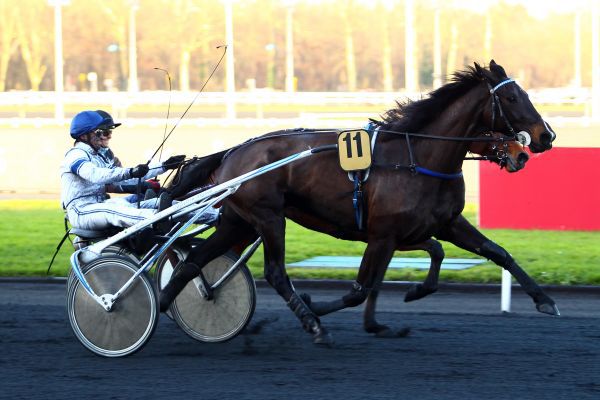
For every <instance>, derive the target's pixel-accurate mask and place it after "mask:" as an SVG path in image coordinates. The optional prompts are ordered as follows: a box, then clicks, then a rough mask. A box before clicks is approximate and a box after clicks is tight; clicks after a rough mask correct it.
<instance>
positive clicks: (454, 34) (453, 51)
mask: <svg viewBox="0 0 600 400" xmlns="http://www.w3.org/2000/svg"><path fill="white" fill-rule="evenodd" d="M457 54H458V27H457V26H456V22H452V25H451V26H450V48H449V49H448V60H447V64H446V75H447V76H450V75H452V74H453V73H454V72H455V71H456V58H457Z"/></svg>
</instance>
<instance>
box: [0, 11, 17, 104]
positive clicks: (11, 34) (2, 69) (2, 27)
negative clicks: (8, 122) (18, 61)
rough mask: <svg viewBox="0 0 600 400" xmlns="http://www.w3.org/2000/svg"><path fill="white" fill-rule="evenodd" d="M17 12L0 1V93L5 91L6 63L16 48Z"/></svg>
mask: <svg viewBox="0 0 600 400" xmlns="http://www.w3.org/2000/svg"><path fill="white" fill-rule="evenodd" d="M17 20H18V18H17V10H16V8H14V7H12V6H11V5H9V4H8V1H7V0H0V92H3V91H4V90H5V89H6V74H7V72H8V62H9V61H10V58H11V57H12V54H13V53H14V51H15V50H16V48H17Z"/></svg>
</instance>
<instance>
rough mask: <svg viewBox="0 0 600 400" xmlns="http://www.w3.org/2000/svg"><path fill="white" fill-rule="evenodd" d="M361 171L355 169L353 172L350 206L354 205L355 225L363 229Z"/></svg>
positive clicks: (363, 206)
mask: <svg viewBox="0 0 600 400" xmlns="http://www.w3.org/2000/svg"><path fill="white" fill-rule="evenodd" d="M362 178H363V172H362V171H355V172H354V193H353V195H352V206H353V207H354V217H355V218H356V225H357V226H358V230H359V231H362V230H363V221H364V209H365V205H364V201H363V191H362V184H363V179H362Z"/></svg>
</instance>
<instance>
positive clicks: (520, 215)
mask: <svg viewBox="0 0 600 400" xmlns="http://www.w3.org/2000/svg"><path fill="white" fill-rule="evenodd" d="M480 165H481V166H480V169H479V172H480V173H479V184H480V186H479V190H480V195H479V223H480V226H481V227H482V228H511V229H555V230H600V149H599V148H554V149H552V150H550V151H547V152H545V153H542V154H531V157H530V159H529V161H528V162H527V165H526V166H525V169H523V170H522V171H519V172H516V173H512V174H509V173H507V172H506V171H504V170H500V169H499V168H498V166H497V165H495V164H491V163H480Z"/></svg>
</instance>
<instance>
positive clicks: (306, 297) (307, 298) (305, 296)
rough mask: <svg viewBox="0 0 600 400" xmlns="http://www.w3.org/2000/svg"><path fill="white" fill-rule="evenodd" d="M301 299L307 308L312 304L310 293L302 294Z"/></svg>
mask: <svg viewBox="0 0 600 400" xmlns="http://www.w3.org/2000/svg"><path fill="white" fill-rule="evenodd" d="M300 298H301V299H302V301H303V302H304V304H306V305H307V306H310V303H312V299H311V298H310V294H308V293H300Z"/></svg>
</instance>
